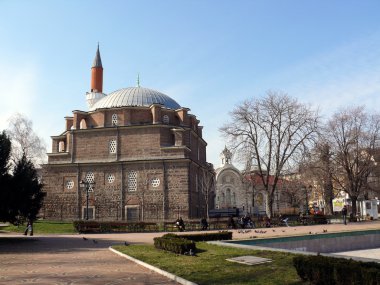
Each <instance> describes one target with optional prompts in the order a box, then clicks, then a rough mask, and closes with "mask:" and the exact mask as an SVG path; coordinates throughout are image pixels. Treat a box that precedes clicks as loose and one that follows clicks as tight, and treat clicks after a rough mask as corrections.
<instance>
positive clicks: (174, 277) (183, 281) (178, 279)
mask: <svg viewBox="0 0 380 285" xmlns="http://www.w3.org/2000/svg"><path fill="white" fill-rule="evenodd" d="M108 249H109V250H110V251H112V252H114V253H116V254H118V255H120V256H122V257H124V258H126V259H129V260H131V261H133V262H135V263H137V264H139V265H141V266H144V267H146V268H148V269H150V270H152V271H155V272H157V273H158V274H161V275H163V276H165V277H167V278H169V279H171V280H174V281H176V282H178V283H180V284H183V285H198V284H197V283H194V282H191V281H189V280H186V279H184V278H182V277H179V276H177V275H174V274H172V273H169V272H167V271H165V270H162V269H159V268H157V267H155V266H153V265H150V264H148V263H145V262H143V261H141V260H138V259H136V258H133V257H132V256H129V255H126V254H124V253H121V252H120V251H117V250H115V249H113V248H112V247H109V248H108Z"/></svg>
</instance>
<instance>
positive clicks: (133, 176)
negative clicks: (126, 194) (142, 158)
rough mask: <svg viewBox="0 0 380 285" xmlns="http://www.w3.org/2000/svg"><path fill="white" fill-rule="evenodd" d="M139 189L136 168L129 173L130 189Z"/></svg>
mask: <svg viewBox="0 0 380 285" xmlns="http://www.w3.org/2000/svg"><path fill="white" fill-rule="evenodd" d="M136 190H137V172H136V171H134V170H131V171H129V173H128V191H136Z"/></svg>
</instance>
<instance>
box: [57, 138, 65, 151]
mask: <svg viewBox="0 0 380 285" xmlns="http://www.w3.org/2000/svg"><path fill="white" fill-rule="evenodd" d="M64 151H65V142H64V141H60V142H59V144H58V152H64Z"/></svg>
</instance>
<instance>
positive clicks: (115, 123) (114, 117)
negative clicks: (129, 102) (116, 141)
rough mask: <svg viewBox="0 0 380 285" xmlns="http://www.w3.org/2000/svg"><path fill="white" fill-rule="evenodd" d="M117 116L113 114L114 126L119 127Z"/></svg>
mask: <svg viewBox="0 0 380 285" xmlns="http://www.w3.org/2000/svg"><path fill="white" fill-rule="evenodd" d="M117 123H118V122H117V114H112V126H117Z"/></svg>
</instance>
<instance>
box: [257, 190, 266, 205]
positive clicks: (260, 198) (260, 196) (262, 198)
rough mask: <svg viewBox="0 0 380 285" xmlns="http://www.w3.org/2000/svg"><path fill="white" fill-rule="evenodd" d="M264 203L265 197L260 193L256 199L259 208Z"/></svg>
mask: <svg viewBox="0 0 380 285" xmlns="http://www.w3.org/2000/svg"><path fill="white" fill-rule="evenodd" d="M263 202H264V195H263V194H262V193H258V194H257V197H256V204H257V206H262V205H263Z"/></svg>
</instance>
